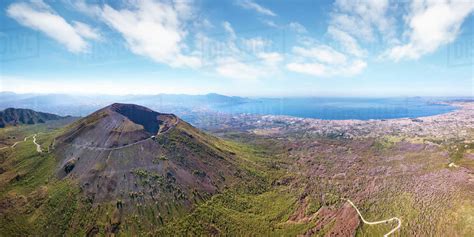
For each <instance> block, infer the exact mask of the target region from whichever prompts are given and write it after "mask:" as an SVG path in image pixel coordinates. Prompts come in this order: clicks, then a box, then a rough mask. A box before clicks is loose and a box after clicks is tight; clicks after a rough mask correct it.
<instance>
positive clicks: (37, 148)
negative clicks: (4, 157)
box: [0, 133, 43, 153]
mask: <svg viewBox="0 0 474 237" xmlns="http://www.w3.org/2000/svg"><path fill="white" fill-rule="evenodd" d="M37 135H38V134H36V133H35V134H33V135H29V136H27V137H25V138H24V139H23V141H17V142H15V143H13V145H11V146H6V147H2V148H0V150H3V149H7V148H9V147H10V148H15V146H16V145H18V143H21V142H26V140H28V138H30V137H33V143H34V144H35V145H36V151H37V152H38V153H41V152H43V151H42V150H41V145H40V144H38V143H36V136H37Z"/></svg>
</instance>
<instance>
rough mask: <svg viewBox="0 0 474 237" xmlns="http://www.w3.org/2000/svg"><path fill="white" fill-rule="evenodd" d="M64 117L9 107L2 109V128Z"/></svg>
mask: <svg viewBox="0 0 474 237" xmlns="http://www.w3.org/2000/svg"><path fill="white" fill-rule="evenodd" d="M61 118H64V117H61V116H58V115H55V114H49V113H43V112H36V111H34V110H31V109H15V108H8V109H5V110H3V111H0V128H4V127H6V126H8V125H13V126H16V125H19V124H36V123H44V122H46V121H48V120H58V119H61Z"/></svg>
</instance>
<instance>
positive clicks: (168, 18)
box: [101, 1, 201, 68]
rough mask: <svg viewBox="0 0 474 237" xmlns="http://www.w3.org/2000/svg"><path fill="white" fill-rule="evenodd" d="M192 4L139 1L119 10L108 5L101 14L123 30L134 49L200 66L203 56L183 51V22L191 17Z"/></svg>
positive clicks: (178, 64)
mask: <svg viewBox="0 0 474 237" xmlns="http://www.w3.org/2000/svg"><path fill="white" fill-rule="evenodd" d="M190 8H191V6H189V5H187V3H186V2H183V1H177V3H174V4H167V3H162V2H157V1H138V2H137V3H136V4H135V5H134V6H131V7H129V8H124V9H118V10H117V9H115V8H113V7H111V6H109V5H105V6H104V7H103V8H102V12H101V17H102V19H103V21H104V22H105V23H106V24H107V25H109V26H110V27H111V28H113V29H115V30H116V31H118V32H120V33H121V34H122V36H123V38H124V39H125V41H126V42H127V45H128V47H129V48H130V50H131V51H132V52H133V53H135V54H138V55H142V56H146V57H149V58H151V59H153V60H154V61H156V62H160V63H165V64H168V65H170V66H172V67H190V68H198V67H200V66H201V60H200V57H199V56H198V55H193V53H192V52H191V53H185V52H184V51H185V49H186V46H185V43H184V40H185V38H186V35H187V31H186V29H185V27H184V23H185V22H186V21H187V20H188V19H189V17H190V11H191V9H190ZM195 54H197V53H195Z"/></svg>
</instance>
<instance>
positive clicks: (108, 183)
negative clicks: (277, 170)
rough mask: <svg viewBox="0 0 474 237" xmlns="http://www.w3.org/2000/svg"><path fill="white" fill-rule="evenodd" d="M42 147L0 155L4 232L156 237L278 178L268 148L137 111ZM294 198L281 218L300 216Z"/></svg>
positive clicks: (116, 113) (119, 109) (70, 131)
mask: <svg viewBox="0 0 474 237" xmlns="http://www.w3.org/2000/svg"><path fill="white" fill-rule="evenodd" d="M26 127H28V126H26ZM37 142H38V143H39V144H40V145H41V147H42V148H43V150H45V151H49V152H43V153H37V152H36V150H35V146H34V143H33V142H32V141H31V139H29V140H26V141H25V142H22V143H19V144H18V145H17V146H15V147H14V148H10V149H3V150H1V151H0V171H1V172H0V233H6V234H7V235H87V236H94V235H108V234H124V235H148V234H156V233H157V232H156V231H157V230H159V229H162V228H165V226H169V225H170V224H172V223H173V221H175V220H179V219H181V218H183V217H185V216H187V215H189V214H190V213H191V211H192V210H195V209H196V208H202V207H205V206H206V205H207V203H208V202H209V201H211V200H213V199H214V197H215V196H219V195H221V194H223V195H225V196H228V194H226V193H229V192H234V193H238V195H245V196H248V197H253V196H254V195H257V194H261V193H264V192H266V190H268V187H270V186H269V185H270V183H271V182H272V180H271V178H270V176H269V173H267V172H266V171H265V170H267V164H266V162H264V163H261V162H260V161H259V159H261V158H259V157H260V156H262V154H261V152H259V151H254V150H252V149H249V148H247V147H246V146H244V145H241V144H238V143H234V142H228V141H224V140H222V139H220V138H216V137H214V136H211V135H208V134H206V133H203V132H201V131H199V130H198V129H196V128H194V127H192V126H191V125H190V124H188V123H186V122H184V121H182V120H181V119H179V118H178V117H176V116H174V115H172V114H162V113H158V112H155V111H152V110H149V109H147V108H145V107H141V106H136V105H130V104H113V105H110V106H107V107H105V108H103V109H101V110H98V111H96V112H95V113H93V114H91V115H89V116H87V117H85V118H82V119H80V120H77V121H75V122H73V123H71V124H69V125H67V126H66V127H63V128H60V129H58V130H54V131H50V132H45V133H41V134H39V135H38V136H37ZM262 164H263V165H262ZM270 165H272V166H275V164H274V163H273V162H272V163H268V166H270ZM272 195H274V196H275V200H283V199H284V198H285V197H287V196H281V197H279V196H278V193H273V194H272ZM285 201H286V202H285V203H286V206H281V208H282V210H281V211H280V212H285V213H286V212H289V211H291V208H289V206H288V205H290V206H291V205H292V204H293V203H294V200H293V199H288V198H287V199H286V200H285ZM230 204H231V203H229V205H230ZM239 205H240V204H239ZM262 208H263V207H262ZM262 210H263V209H262ZM275 216H276V217H272V219H273V218H282V216H281V214H276V215H275ZM283 217H284V216H283ZM269 220H270V219H269ZM269 220H266V219H262V220H260V221H259V223H260V224H259V225H265V226H266V224H265V223H266V222H267V221H269ZM162 231H163V232H165V233H166V232H167V228H166V229H162ZM215 231H216V230H213V229H209V230H204V231H203V232H199V233H211V232H212V233H214V232H215ZM160 232H161V231H160ZM185 232H187V233H192V232H188V231H185ZM219 232H223V233H226V232H227V231H226V230H224V229H222V230H219Z"/></svg>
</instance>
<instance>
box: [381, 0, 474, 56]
mask: <svg viewBox="0 0 474 237" xmlns="http://www.w3.org/2000/svg"><path fill="white" fill-rule="evenodd" d="M473 11H474V2H472V1H428V0H420V1H414V2H413V3H412V4H411V6H410V12H409V14H408V15H407V16H405V19H406V23H407V25H408V29H407V30H406V31H405V32H404V34H405V35H408V41H407V42H405V43H404V44H401V45H397V46H395V47H392V48H391V49H389V50H388V51H387V52H386V53H385V54H386V56H388V57H389V58H391V59H394V60H395V61H398V60H401V59H403V58H407V59H418V58H420V57H421V56H422V55H424V54H428V53H432V52H434V51H436V50H437V49H438V48H439V47H440V46H442V45H444V44H448V43H451V42H453V41H454V40H455V39H456V37H457V36H458V34H459V31H460V27H461V24H462V23H463V21H464V20H465V19H466V18H467V17H468V16H469V15H470V14H471V13H472V12H473Z"/></svg>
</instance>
